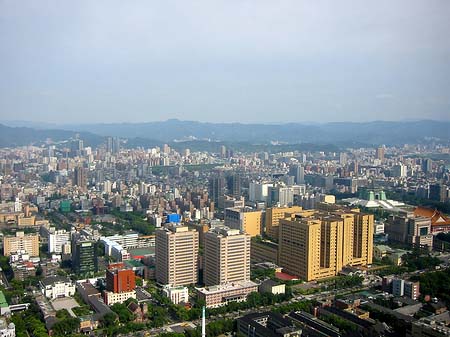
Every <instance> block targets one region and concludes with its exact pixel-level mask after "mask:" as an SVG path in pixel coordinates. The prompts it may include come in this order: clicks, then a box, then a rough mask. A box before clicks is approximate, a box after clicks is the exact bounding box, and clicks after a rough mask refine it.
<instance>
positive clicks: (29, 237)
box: [3, 232, 39, 256]
mask: <svg viewBox="0 0 450 337" xmlns="http://www.w3.org/2000/svg"><path fill="white" fill-rule="evenodd" d="M19 251H25V252H26V253H27V254H29V255H30V256H39V235H38V234H26V235H25V233H24V232H16V235H15V236H5V237H4V238H3V255H4V256H9V255H11V254H12V253H16V252H19Z"/></svg>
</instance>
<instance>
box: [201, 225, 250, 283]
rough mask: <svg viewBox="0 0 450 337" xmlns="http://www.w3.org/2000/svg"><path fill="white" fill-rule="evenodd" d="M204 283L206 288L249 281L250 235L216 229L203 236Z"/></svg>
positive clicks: (232, 230)
mask: <svg viewBox="0 0 450 337" xmlns="http://www.w3.org/2000/svg"><path fill="white" fill-rule="evenodd" d="M204 258H205V267H204V281H205V284H206V285H207V286H211V285H221V284H227V283H232V282H238V281H248V280H250V235H248V234H245V233H243V232H241V231H239V230H237V229H230V228H217V229H214V230H211V231H209V232H208V233H206V234H205V255H204Z"/></svg>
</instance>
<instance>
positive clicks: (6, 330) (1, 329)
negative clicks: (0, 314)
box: [0, 319, 16, 337]
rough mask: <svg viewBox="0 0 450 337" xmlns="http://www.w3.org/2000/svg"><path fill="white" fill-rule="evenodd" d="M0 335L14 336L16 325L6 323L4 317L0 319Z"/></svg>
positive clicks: (3, 336) (4, 336)
mask: <svg viewBox="0 0 450 337" xmlns="http://www.w3.org/2000/svg"><path fill="white" fill-rule="evenodd" d="M0 337H16V326H15V325H14V323H9V324H6V321H5V320H4V319H0Z"/></svg>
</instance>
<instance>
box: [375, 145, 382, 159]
mask: <svg viewBox="0 0 450 337" xmlns="http://www.w3.org/2000/svg"><path fill="white" fill-rule="evenodd" d="M375 152H376V153H375V156H376V157H377V159H378V160H380V161H381V162H382V163H383V162H384V146H380V147H378V148H377V149H376V151H375Z"/></svg>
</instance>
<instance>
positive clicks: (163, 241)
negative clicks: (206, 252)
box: [155, 224, 198, 286]
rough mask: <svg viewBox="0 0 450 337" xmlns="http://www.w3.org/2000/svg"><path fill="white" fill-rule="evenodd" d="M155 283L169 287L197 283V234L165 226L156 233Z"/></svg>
mask: <svg viewBox="0 0 450 337" xmlns="http://www.w3.org/2000/svg"><path fill="white" fill-rule="evenodd" d="M155 259H156V281H157V282H158V283H161V284H170V285H171V286H180V285H189V284H195V283H197V269H198V268H197V261H198V232H197V231H195V230H189V228H188V227H187V226H179V225H176V224H167V225H166V226H165V227H164V228H160V229H158V230H157V231H156V255H155Z"/></svg>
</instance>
